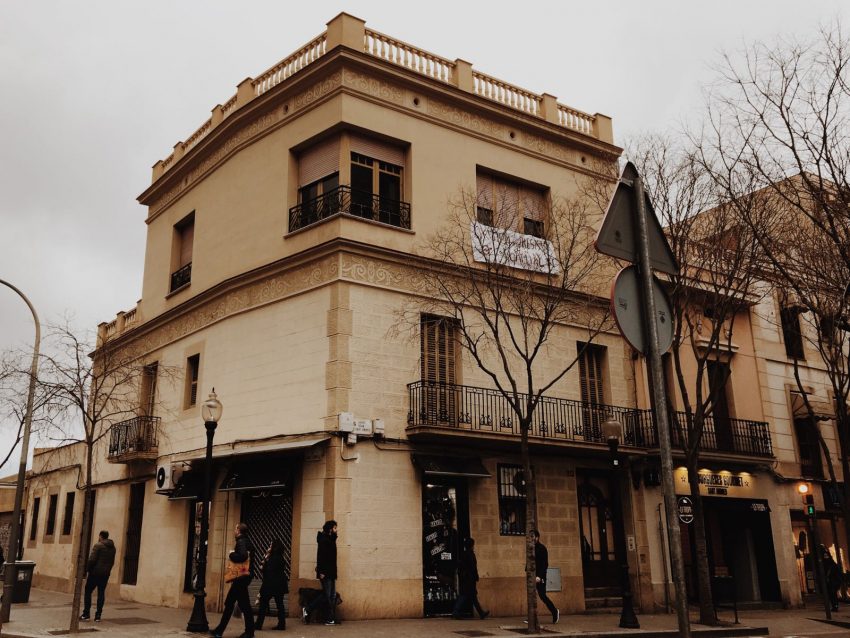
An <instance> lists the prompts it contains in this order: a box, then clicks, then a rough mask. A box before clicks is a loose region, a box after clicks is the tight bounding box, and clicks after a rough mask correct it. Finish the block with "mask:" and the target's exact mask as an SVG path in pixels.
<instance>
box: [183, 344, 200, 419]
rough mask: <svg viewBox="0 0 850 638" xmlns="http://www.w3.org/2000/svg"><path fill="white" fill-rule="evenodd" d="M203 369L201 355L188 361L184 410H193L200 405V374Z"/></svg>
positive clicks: (196, 355) (194, 355)
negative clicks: (192, 408)
mask: <svg viewBox="0 0 850 638" xmlns="http://www.w3.org/2000/svg"><path fill="white" fill-rule="evenodd" d="M200 368H201V355H199V354H193V355H192V356H191V357H189V358H188V359H186V395H185V399H184V401H183V407H184V408H191V407H192V406H193V405H195V404H197V403H198V373H199V371H200Z"/></svg>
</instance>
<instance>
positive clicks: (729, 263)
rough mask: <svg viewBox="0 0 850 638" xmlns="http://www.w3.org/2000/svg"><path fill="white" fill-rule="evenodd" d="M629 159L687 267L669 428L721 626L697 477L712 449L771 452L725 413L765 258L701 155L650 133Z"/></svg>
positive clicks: (679, 290) (703, 576)
mask: <svg viewBox="0 0 850 638" xmlns="http://www.w3.org/2000/svg"><path fill="white" fill-rule="evenodd" d="M627 155H628V156H629V157H630V159H631V160H632V161H633V162H634V163H635V165H636V166H637V167H638V170H639V171H640V172H641V174H642V175H643V176H644V179H645V180H646V189H647V192H648V193H649V195H650V198H651V200H652V201H653V203H654V205H655V208H656V212H657V213H658V215H659V217H660V220H661V223H662V225H663V226H664V228H665V232H666V235H667V238H668V241H669V243H670V247H671V249H672V251H673V254H674V257H675V258H676V260H677V261H678V263H679V264H680V270H679V272H678V273H677V274H675V275H671V276H670V278H669V282H668V286H669V291H670V296H671V302H672V307H673V330H674V337H673V344H672V350H671V353H672V362H673V370H674V373H675V384H676V386H677V389H678V395H679V397H680V399H681V403H682V405H681V407H682V411H681V412H680V413H679V415H678V416H675V415H676V413H675V412H674V411H673V410H672V409H671V410H670V414H671V415H674V416H673V417H672V419H671V420H672V424H671V425H672V427H673V441H674V442H677V441H678V443H679V445H680V446H681V448H682V451H683V453H684V457H685V465H686V467H687V469H688V480H689V484H690V496H691V499H692V501H693V505H694V538H695V550H696V567H697V588H698V594H699V603H700V623H702V624H706V625H714V624H716V617H715V613H714V607H713V601H712V591H711V573H710V569H709V561H708V549H707V543H706V533H705V517H704V508H703V503H702V498H701V495H700V491H699V478H698V470H699V462H700V454H701V451H702V449H703V448H704V447H706V444H708V445H709V446H711V447H715V448H720V449H726V450H728V451H738V452H754V451H755V452H759V451H762V452H763V450H752V449H738V448H740V447H741V445H742V444H743V443H744V441H743V439H742V438H741V437H738V436H736V435H735V432H734V431H733V429H732V424H731V421H730V418H729V413H728V411H727V410H726V407H725V406H726V394H725V393H726V390H725V386H726V382H727V380H728V378H729V376H730V373H731V368H730V357H731V353H732V352H733V347H732V340H733V333H734V329H735V327H736V323H737V322H738V321H740V320H741V318H742V317H743V316H745V315H746V313H748V311H749V308H750V306H751V305H752V304H753V303H754V302H755V300H757V298H758V295H759V292H760V287H759V279H758V275H759V273H760V268H759V266H760V260H761V257H760V251H759V246H758V243H757V242H756V241H755V240H754V238H753V236H752V231H751V229H750V228H749V227H748V226H747V225H746V224H744V223H743V222H742V221H741V220H740V219H739V217H738V216H737V213H738V211H737V209H736V208H735V207H732V206H728V205H726V204H721V205H716V204H717V202H718V193H717V191H716V189H715V188H714V183H713V181H712V179H711V176H710V174H709V172H708V171H707V170H706V168H705V167H704V165H703V164H702V162H701V158H700V156H699V154H698V153H697V152H696V150H695V149H690V148H687V147H683V146H682V145H680V144H677V143H676V142H674V141H673V140H672V139H669V138H664V137H660V136H645V137H643V138H639V139H636V140H634V141H633V143H631V144H629V145H628V146H627ZM750 204H751V205H755V202H754V201H753V202H750ZM738 205H739V206H745V205H747V203H746V202H739V204H738ZM686 365H693V372H692V373H689V374H686V373H685V371H684V370H685V366H686ZM709 437H710V439H711V440H708V438H709Z"/></svg>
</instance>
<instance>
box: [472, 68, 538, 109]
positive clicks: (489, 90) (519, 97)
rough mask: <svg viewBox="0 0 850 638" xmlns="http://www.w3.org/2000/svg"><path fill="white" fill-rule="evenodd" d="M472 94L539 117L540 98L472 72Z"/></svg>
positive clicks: (487, 76)
mask: <svg viewBox="0 0 850 638" xmlns="http://www.w3.org/2000/svg"><path fill="white" fill-rule="evenodd" d="M472 86H473V92H474V93H475V94H476V95H480V96H481V97H486V98H487V99H489V100H493V101H495V102H499V103H500V104H504V105H505V106H509V107H511V108H513V109H516V110H518V111H523V112H524V113H528V114H530V115H537V116H539V115H540V100H541V97H540V96H539V95H536V94H534V93H531V92H530V91H526V90H525V89H521V88H519V87H518V86H514V85H513V84H508V83H507V82H502V81H501V80H497V79H496V78H494V77H491V76H489V75H485V74H483V73H479V72H478V71H473V72H472Z"/></svg>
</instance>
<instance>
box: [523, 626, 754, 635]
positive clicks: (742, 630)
mask: <svg viewBox="0 0 850 638" xmlns="http://www.w3.org/2000/svg"><path fill="white" fill-rule="evenodd" d="M769 633H770V632H769V630H768V628H767V627H746V626H742V627H720V628H718V629H691V635H692V636H702V637H703V638H706V637H711V638H739V637H742V636H767V635H768V634H769ZM536 635H537V636H541V637H544V636H545V637H546V638H560V637H561V636H564V637H565V638H572V637H573V636H575V637H576V638H578V637H581V638H621V637H622V638H669V637H670V636H678V635H679V630H678V629H651V630H641V629H633V630H631V631H577V632H570V633H557V634H550V633H545V634H536Z"/></svg>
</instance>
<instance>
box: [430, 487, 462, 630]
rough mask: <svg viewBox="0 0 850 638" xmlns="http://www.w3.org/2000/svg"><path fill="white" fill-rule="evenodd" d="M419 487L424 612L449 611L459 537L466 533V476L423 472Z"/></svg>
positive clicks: (454, 593) (453, 596)
mask: <svg viewBox="0 0 850 638" xmlns="http://www.w3.org/2000/svg"><path fill="white" fill-rule="evenodd" d="M424 480H425V481H426V482H425V483H424V485H423V487H422V571H423V574H422V584H423V596H424V609H425V616H426V617H428V616H446V615H449V614H451V613H452V609H453V608H454V604H455V599H456V598H457V565H458V552H459V551H460V543H461V539H463V538H465V537H467V536H469V494H468V489H467V479H465V478H449V477H439V478H438V477H433V476H426V477H425V479H424Z"/></svg>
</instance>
